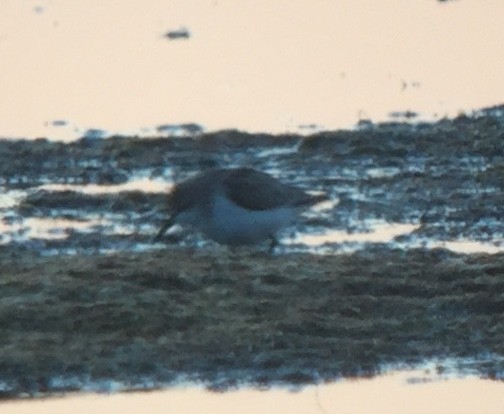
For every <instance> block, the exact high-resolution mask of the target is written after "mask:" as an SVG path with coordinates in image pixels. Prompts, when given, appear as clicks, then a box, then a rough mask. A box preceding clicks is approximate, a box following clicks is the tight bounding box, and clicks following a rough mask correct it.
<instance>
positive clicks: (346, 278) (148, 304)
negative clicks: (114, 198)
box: [0, 246, 504, 398]
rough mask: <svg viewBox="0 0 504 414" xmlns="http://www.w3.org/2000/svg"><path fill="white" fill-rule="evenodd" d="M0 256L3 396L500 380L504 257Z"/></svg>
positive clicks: (378, 250) (393, 253) (439, 253)
mask: <svg viewBox="0 0 504 414" xmlns="http://www.w3.org/2000/svg"><path fill="white" fill-rule="evenodd" d="M0 257H1V262H2V277H1V279H0V291H1V298H0V326H2V329H1V331H0V383H1V384H2V387H1V392H0V394H2V395H3V397H4V398H9V397H15V396H19V395H40V393H42V394H43V393H53V392H59V391H69V390H78V389H80V388H81V387H83V386H84V384H86V386H87V387H88V388H89V387H91V388H92V387H93V384H95V385H94V386H95V387H99V386H98V385H96V384H99V383H104V382H107V381H116V382H120V383H123V384H124V386H125V387H126V388H128V387H130V388H143V387H153V388H156V387H159V386H162V385H169V384H171V383H174V382H176V381H178V380H180V379H186V380H187V379H190V380H193V381H197V382H200V381H201V382H203V383H205V384H207V385H208V386H209V387H210V388H212V389H221V390H222V389H226V388H229V387H234V386H238V385H241V384H249V385H256V386H270V385H273V384H291V385H302V384H308V383H314V382H321V381H332V380H335V379H338V378H341V377H347V376H355V375H374V374H376V373H379V372H380V371H381V370H382V369H383V368H384V367H385V366H386V365H387V364H415V363H420V362H422V361H424V360H425V359H428V358H440V359H442V358H469V359H471V360H472V361H473V363H472V364H471V372H477V373H479V375H481V376H483V377H490V378H495V379H503V378H504V359H503V358H500V359H499V358H498V357H496V358H495V359H493V360H492V363H488V359H489V358H492V357H491V356H492V355H493V356H501V357H502V356H504V319H503V318H502V314H503V312H504V279H503V275H504V254H500V255H492V256H490V255H480V256H462V255H455V254H451V253H448V252H447V251H443V250H433V251H426V250H411V251H401V250H391V249H388V248H387V247H385V246H381V247H375V248H374V249H372V248H370V249H368V250H366V251H362V252H359V253H355V254H351V255H340V256H311V255H298V254H292V255H281V256H276V257H275V256H269V255H266V254H262V253H258V252H257V251H256V252H252V253H251V252H249V251H247V250H244V251H239V252H235V253H232V252H229V251H227V250H226V249H217V250H216V251H214V252H211V251H193V250H187V249H180V248H178V249H176V248H175V249H168V250H166V251H164V252H158V253H143V254H116V255H110V256H105V255H97V256H87V257H69V256H61V257H50V258H41V257H36V256H34V255H33V254H31V253H23V252H19V251H17V252H16V251H9V250H6V249H3V250H2V251H0ZM480 356H483V361H482V362H479V360H478V358H479V357H480ZM489 356H490V357H489ZM438 368H439V369H441V370H443V369H446V368H447V367H443V366H442V363H441V365H440V366H439V367H438ZM146 384H147V385H146ZM148 384H150V385H148Z"/></svg>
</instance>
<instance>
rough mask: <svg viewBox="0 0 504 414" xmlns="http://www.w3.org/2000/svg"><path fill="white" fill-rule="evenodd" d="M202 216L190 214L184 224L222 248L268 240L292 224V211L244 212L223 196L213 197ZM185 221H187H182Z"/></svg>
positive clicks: (284, 208) (293, 210) (288, 209)
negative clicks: (208, 208) (228, 245)
mask: <svg viewBox="0 0 504 414" xmlns="http://www.w3.org/2000/svg"><path fill="white" fill-rule="evenodd" d="M205 213H206V214H192V215H191V217H190V220H184V221H186V223H188V224H191V225H192V226H193V227H195V228H197V229H198V230H200V231H201V232H203V233H204V234H205V235H206V236H207V237H209V238H211V239H212V240H215V241H216V242H218V243H223V244H232V245H239V244H255V243H259V242H261V241H264V240H266V239H269V238H271V237H273V236H275V234H276V233H277V232H278V231H279V230H281V229H282V228H284V227H287V226H290V225H292V224H293V223H294V221H295V218H296V210H295V209H294V208H292V207H280V208H276V209H272V210H258V211H253V210H248V209H245V208H242V207H240V206H238V205H237V204H235V203H233V202H232V201H231V200H229V199H228V198H226V197H224V196H220V195H219V196H215V197H214V199H213V203H212V206H211V207H210V210H209V211H207V212H205ZM186 218H189V217H186Z"/></svg>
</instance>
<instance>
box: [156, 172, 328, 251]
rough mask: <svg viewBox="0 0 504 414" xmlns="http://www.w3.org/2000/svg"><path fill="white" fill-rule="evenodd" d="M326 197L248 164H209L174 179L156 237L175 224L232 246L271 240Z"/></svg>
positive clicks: (271, 246)
mask: <svg viewBox="0 0 504 414" xmlns="http://www.w3.org/2000/svg"><path fill="white" fill-rule="evenodd" d="M326 199H327V196H326V195H325V194H318V195H312V194H309V193H307V192H305V191H304V190H302V189H300V188H297V187H293V186H291V185H287V184H284V183H281V182H280V181H278V180H277V179H275V178H273V177H272V176H271V175H269V174H266V173H264V172H260V171H256V170H253V169H251V168H234V169H211V170H208V171H205V172H203V173H200V174H198V175H196V176H194V177H192V178H189V179H188V180H186V181H183V182H181V183H180V184H177V185H176V186H175V188H174V190H173V191H172V192H171V193H170V194H169V196H168V210H169V213H170V218H169V219H168V220H167V221H166V223H165V224H164V225H163V227H162V228H161V230H160V231H159V233H158V234H157V236H156V238H155V240H156V241H158V240H160V239H161V237H162V236H163V234H164V233H165V232H166V231H167V230H168V229H169V228H170V227H172V226H173V225H175V224H179V225H181V226H184V225H187V226H189V227H191V228H192V229H194V230H196V231H199V232H201V233H203V234H204V235H205V236H206V237H208V238H210V239H212V240H214V241H216V242H218V243H221V244H227V245H232V246H237V245H251V244H256V243H260V242H263V241H265V240H270V241H271V243H270V248H271V249H273V248H274V247H275V246H276V244H277V240H276V234H277V233H278V232H279V231H280V230H281V229H283V228H285V227H288V226H290V225H292V224H294V222H295V219H296V216H297V214H298V213H299V210H301V209H302V208H303V207H309V206H311V205H313V204H316V203H318V202H320V201H324V200H326Z"/></svg>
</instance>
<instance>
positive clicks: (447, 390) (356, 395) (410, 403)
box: [0, 370, 504, 414]
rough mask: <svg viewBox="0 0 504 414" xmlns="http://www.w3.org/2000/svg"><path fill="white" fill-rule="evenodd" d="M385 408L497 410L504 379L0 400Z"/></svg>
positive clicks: (29, 409)
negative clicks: (499, 380)
mask: <svg viewBox="0 0 504 414" xmlns="http://www.w3.org/2000/svg"><path fill="white" fill-rule="evenodd" d="M146 407H148V412H149V413H153V414H155V413H165V412H166V410H167V407H169V409H170V410H171V411H176V412H177V413H180V414H184V413H220V414H226V413H236V412H237V410H238V409H239V410H240V411H241V412H244V413H257V412H261V413H272V414H273V413H275V414H276V413H279V414H281V413H289V414H296V413H303V414H309V413H314V414H319V413H339V414H359V413H363V414H364V413H376V414H380V413H387V414H394V413H397V414H404V413H409V414H414V413H418V414H425V413H438V412H442V413H446V414H473V413H476V412H479V413H482V412H488V413H494V412H499V411H500V408H501V407H504V384H502V383H501V382H495V381H489V380H481V379H478V378H474V377H465V378H449V377H446V376H443V375H436V374H434V373H432V372H429V371H426V370H417V371H414V370H412V371H400V372H397V373H391V374H388V375H384V376H380V377H376V378H372V379H355V380H349V381H341V382H338V383H335V384H329V385H317V386H309V387H305V388H303V389H302V390H299V391H297V392H291V391H289V390H285V389H270V390H268V391H264V390H263V391H260V390H256V389H255V390H254V389H252V390H250V389H240V390H233V391H228V392H225V393H212V392H208V391H204V390H201V389H198V388H194V387H193V388H185V387H181V388H175V389H170V390H166V391H154V392H149V393H128V394H114V395H99V394H81V395H79V394H70V395H68V396H67V397H65V398H51V399H48V400H42V401H37V400H31V401H15V402H7V403H0V408H1V410H2V413H4V414H35V413H36V414H45V413H48V414H49V413H50V414H59V413H61V414H63V413H64V414H67V413H74V414H79V413H86V414H87V413H89V412H100V413H101V412H107V413H111V414H114V413H121V414H127V413H139V412H144V410H145V409H146Z"/></svg>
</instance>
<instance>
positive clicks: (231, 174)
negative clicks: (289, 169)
mask: <svg viewBox="0 0 504 414" xmlns="http://www.w3.org/2000/svg"><path fill="white" fill-rule="evenodd" d="M227 171H228V174H227V176H226V177H225V179H224V189H225V191H226V193H227V195H228V196H229V198H230V199H231V200H233V201H234V202H235V203H236V204H238V205H240V206H241V207H244V208H247V209H249V210H268V209H272V208H277V207H284V206H289V207H296V206H302V205H309V204H314V203H316V202H318V201H321V200H322V199H325V196H313V195H311V194H308V193H306V192H305V191H303V190H302V189H300V188H297V187H293V186H291V185H287V184H283V183H281V182H280V181H278V180H277V179H276V178H273V177H272V176H271V175H269V174H266V173H263V172H261V171H256V170H253V169H250V168H238V169H235V170H227Z"/></svg>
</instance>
